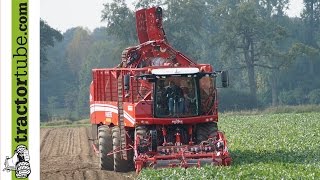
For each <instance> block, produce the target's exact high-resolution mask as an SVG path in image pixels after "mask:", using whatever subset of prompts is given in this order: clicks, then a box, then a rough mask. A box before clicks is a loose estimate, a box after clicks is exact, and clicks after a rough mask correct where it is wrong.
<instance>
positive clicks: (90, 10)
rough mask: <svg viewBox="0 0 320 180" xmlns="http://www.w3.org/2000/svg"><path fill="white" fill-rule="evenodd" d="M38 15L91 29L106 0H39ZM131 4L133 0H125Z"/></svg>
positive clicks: (297, 6)
mask: <svg viewBox="0 0 320 180" xmlns="http://www.w3.org/2000/svg"><path fill="white" fill-rule="evenodd" d="M40 2H41V4H40V16H41V18H42V19H44V20H45V21H46V22H47V23H48V24H49V25H50V26H51V27H53V28H55V29H58V30H60V31H61V32H65V31H66V30H67V29H69V28H71V27H76V26H82V27H87V28H89V29H90V30H91V31H92V30H93V29H95V28H96V27H101V26H106V23H105V22H101V11H102V10H103V4H104V3H107V2H108V0H41V1H40ZM127 2H128V4H129V5H131V4H132V3H133V2H134V0H127ZM302 2H303V0H290V7H289V8H290V9H289V11H288V12H287V14H288V15H289V16H291V17H295V16H300V12H301V11H302V8H303V5H302Z"/></svg>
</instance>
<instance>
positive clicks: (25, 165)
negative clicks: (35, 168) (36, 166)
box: [16, 162, 31, 178]
mask: <svg viewBox="0 0 320 180" xmlns="http://www.w3.org/2000/svg"><path fill="white" fill-rule="evenodd" d="M30 173H31V168H30V163H29V162H18V163H17V164H16V178H27V177H28V176H29V175H30Z"/></svg>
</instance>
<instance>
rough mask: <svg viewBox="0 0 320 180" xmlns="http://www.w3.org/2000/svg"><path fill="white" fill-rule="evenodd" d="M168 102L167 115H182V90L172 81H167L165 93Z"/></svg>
mask: <svg viewBox="0 0 320 180" xmlns="http://www.w3.org/2000/svg"><path fill="white" fill-rule="evenodd" d="M165 95H166V97H167V100H168V107H169V115H177V114H182V113H183V112H184V95H183V91H182V89H181V88H180V87H179V86H178V85H176V83H175V82H174V81H169V86H168V87H167V89H166V93H165Z"/></svg>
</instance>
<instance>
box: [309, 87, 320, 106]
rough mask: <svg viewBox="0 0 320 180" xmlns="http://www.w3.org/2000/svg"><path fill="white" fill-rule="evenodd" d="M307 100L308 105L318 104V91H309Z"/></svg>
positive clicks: (319, 99) (319, 92) (319, 93)
mask: <svg viewBox="0 0 320 180" xmlns="http://www.w3.org/2000/svg"><path fill="white" fill-rule="evenodd" d="M308 99H309V103H310V104H320V89H315V90H312V91H310V93H309V94H308Z"/></svg>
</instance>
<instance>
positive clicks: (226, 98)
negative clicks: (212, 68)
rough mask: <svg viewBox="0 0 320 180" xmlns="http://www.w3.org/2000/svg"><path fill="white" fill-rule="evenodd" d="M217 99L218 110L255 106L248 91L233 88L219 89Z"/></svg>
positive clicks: (235, 109) (246, 108) (251, 107)
mask: <svg viewBox="0 0 320 180" xmlns="http://www.w3.org/2000/svg"><path fill="white" fill-rule="evenodd" d="M218 100H219V110H220V111H239V110H249V109H254V108H257V106H256V104H255V102H254V97H253V96H252V95H250V94H249V93H248V92H243V91H237V90H234V89H222V90H219V93H218ZM258 104H259V103H258Z"/></svg>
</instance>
